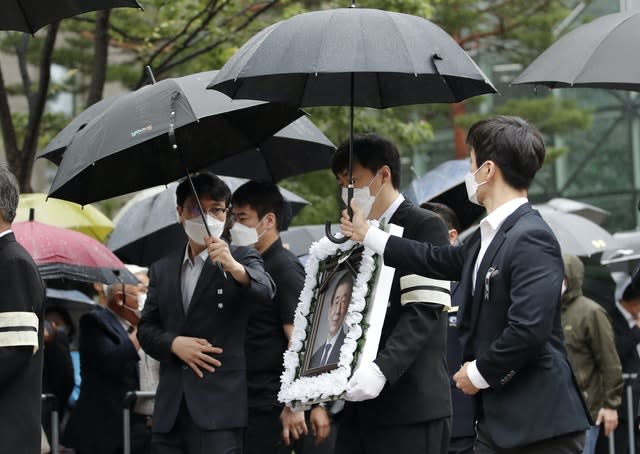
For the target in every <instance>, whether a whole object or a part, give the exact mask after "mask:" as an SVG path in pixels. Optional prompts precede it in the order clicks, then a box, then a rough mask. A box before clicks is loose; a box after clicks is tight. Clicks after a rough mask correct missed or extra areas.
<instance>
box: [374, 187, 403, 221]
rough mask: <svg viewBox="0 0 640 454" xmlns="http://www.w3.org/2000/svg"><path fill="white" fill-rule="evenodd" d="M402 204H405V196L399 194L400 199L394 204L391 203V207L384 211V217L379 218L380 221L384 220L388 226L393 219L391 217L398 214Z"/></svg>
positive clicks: (397, 198)
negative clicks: (397, 211)
mask: <svg viewBox="0 0 640 454" xmlns="http://www.w3.org/2000/svg"><path fill="white" fill-rule="evenodd" d="M402 202H404V196H403V195H402V194H398V197H396V199H395V200H394V201H393V202H391V205H389V207H388V208H387V209H386V210H385V211H384V213H382V216H380V217H379V218H378V221H382V220H383V219H384V220H385V222H386V223H387V224H388V223H389V219H391V216H393V215H394V214H395V213H396V210H397V209H398V207H399V206H400V204H401V203H402Z"/></svg>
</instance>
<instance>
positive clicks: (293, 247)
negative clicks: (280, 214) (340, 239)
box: [280, 224, 338, 257]
mask: <svg viewBox="0 0 640 454" xmlns="http://www.w3.org/2000/svg"><path fill="white" fill-rule="evenodd" d="M334 227H338V224H334ZM323 236H324V224H315V225H299V226H295V227H290V228H289V229H288V230H287V231H285V232H282V233H280V238H281V239H282V244H283V245H284V246H285V247H286V248H287V249H289V250H290V251H291V252H293V253H294V254H295V255H296V257H304V256H306V255H307V254H309V248H310V247H311V245H312V244H313V243H314V242H315V241H319V240H320V239H322V237H323Z"/></svg>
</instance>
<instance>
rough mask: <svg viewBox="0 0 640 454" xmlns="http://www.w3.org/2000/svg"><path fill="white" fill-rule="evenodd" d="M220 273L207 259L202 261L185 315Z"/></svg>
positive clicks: (191, 309)
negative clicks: (202, 264)
mask: <svg viewBox="0 0 640 454" xmlns="http://www.w3.org/2000/svg"><path fill="white" fill-rule="evenodd" d="M220 274H221V273H220V271H218V269H217V267H216V266H214V265H213V264H212V263H211V261H209V260H208V259H207V260H206V261H205V263H204V266H203V267H202V271H201V272H200V277H199V278H198V282H197V283H196V288H195V289H194V290H193V296H191V301H189V307H188V309H187V314H186V316H187V317H188V316H189V314H190V313H191V312H192V311H193V307H194V306H195V305H197V304H198V301H200V299H201V296H202V295H203V294H204V293H205V292H206V291H207V289H208V288H209V287H210V286H211V285H213V283H214V282H216V281H217V280H218V279H219V278H220V276H219V275H220ZM228 279H231V277H228ZM181 301H182V300H181Z"/></svg>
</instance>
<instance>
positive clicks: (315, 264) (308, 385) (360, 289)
mask: <svg viewBox="0 0 640 454" xmlns="http://www.w3.org/2000/svg"><path fill="white" fill-rule="evenodd" d="M369 224H370V225H372V226H373V227H376V228H377V227H378V221H369ZM356 245H357V243H355V242H354V241H350V240H349V241H347V242H345V243H342V244H335V243H332V242H331V241H329V240H328V239H327V238H322V239H321V240H320V241H317V242H315V243H313V244H312V245H311V248H310V251H309V252H310V256H309V260H308V261H307V264H306V266H305V275H306V278H305V283H304V288H303V290H302V293H300V299H299V302H298V307H297V308H296V312H295V318H294V328H293V332H292V334H291V342H290V347H289V349H288V350H287V351H286V352H285V353H284V372H283V373H282V376H281V379H280V380H281V383H282V386H281V388H280V392H279V393H278V400H280V402H284V403H286V404H288V405H289V406H291V407H293V408H294V409H301V408H302V409H304V408H308V407H309V405H310V404H312V403H315V402H322V401H327V400H333V399H337V398H339V397H340V396H341V395H342V394H343V393H344V392H345V390H346V387H347V381H348V380H349V378H350V377H351V374H352V368H353V366H354V364H353V363H354V355H355V354H356V350H357V348H358V340H359V339H360V338H361V337H363V336H366V333H364V332H363V329H362V326H361V322H362V320H363V312H364V311H365V309H366V307H367V294H368V293H369V285H370V283H371V281H372V278H373V275H374V272H375V270H376V261H377V259H378V256H377V255H376V254H375V253H374V252H373V251H372V250H371V249H369V248H366V247H365V248H364V251H363V253H362V258H361V261H360V265H359V268H358V274H357V276H356V280H355V283H354V285H353V290H352V293H351V303H350V304H349V306H348V308H347V313H346V315H345V319H344V324H345V325H346V327H347V331H346V337H345V340H344V343H343V344H342V347H341V348H340V358H339V360H338V367H337V368H335V369H333V370H331V371H329V372H325V373H322V374H319V375H315V376H301V375H300V371H301V369H302V367H301V366H302V361H301V357H302V353H303V352H302V350H303V347H304V345H305V344H304V342H305V340H306V338H307V332H308V331H309V329H308V327H310V324H311V322H312V321H311V320H309V310H310V308H311V302H312V300H313V297H314V293H315V290H316V287H317V286H318V285H319V282H318V271H319V265H320V263H321V262H322V261H323V260H325V259H327V258H329V257H331V256H334V255H337V254H340V253H342V252H345V251H348V250H349V249H351V248H353V247H354V246H356Z"/></svg>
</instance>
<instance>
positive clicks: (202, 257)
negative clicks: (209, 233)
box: [182, 243, 209, 265]
mask: <svg viewBox="0 0 640 454" xmlns="http://www.w3.org/2000/svg"><path fill="white" fill-rule="evenodd" d="M208 255H209V251H208V250H207V248H204V250H203V251H202V252H201V253H199V254H198V255H196V256H195V257H194V260H193V262H194V263H193V264H195V259H197V258H200V260H201V261H202V262H206V261H207V257H208ZM185 262H189V264H192V263H191V258H190V257H189V243H187V247H186V248H185V250H184V257H183V258H182V264H183V265H184V264H185Z"/></svg>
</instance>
